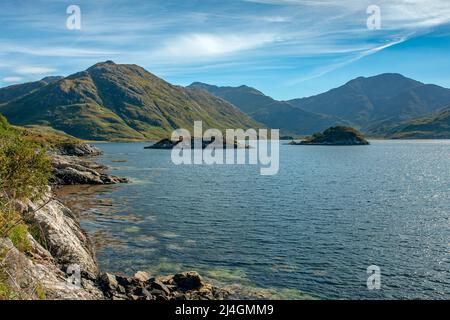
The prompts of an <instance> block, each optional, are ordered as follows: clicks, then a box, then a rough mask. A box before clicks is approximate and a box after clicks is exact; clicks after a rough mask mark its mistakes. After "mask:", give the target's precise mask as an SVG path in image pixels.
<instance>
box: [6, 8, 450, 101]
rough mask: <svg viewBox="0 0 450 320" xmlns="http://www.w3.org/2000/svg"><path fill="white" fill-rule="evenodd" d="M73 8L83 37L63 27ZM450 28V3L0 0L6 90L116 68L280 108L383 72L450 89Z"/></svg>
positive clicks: (79, 31)
mask: <svg viewBox="0 0 450 320" xmlns="http://www.w3.org/2000/svg"><path fill="white" fill-rule="evenodd" d="M70 5H78V6H79V7H80V9H81V30H68V29H67V27H66V20H67V18H68V16H69V15H68V14H67V13H66V9H67V7H68V6H70ZM369 5H377V6H378V7H379V8H380V10H381V29H379V30H369V29H368V28H367V24H366V21H367V18H368V17H369V14H368V13H367V7H368V6H369ZM449 23H450V2H449V1H448V0H367V1H366V0H358V1H357V0H346V1H341V0H316V1H313V0H226V1H217V0H203V1H199V0H190V1H181V0H176V1H173V0H164V1H162V0H161V1H160V0H145V1H144V0H142V1H124V0H96V1H93V0H87V1H86V0H77V1H75V0H70V1H65V0H46V1H44V0H34V1H29V0H28V1H24V0H2V1H1V3H0V26H1V27H0V28H1V32H0V86H7V85H11V84H15V83H21V82H26V81H31V80H37V79H40V78H42V77H44V76H47V75H64V76H66V75H69V74H72V73H74V72H77V71H81V70H84V69H86V68H88V67H89V66H91V65H92V64H94V63H96V62H99V61H105V60H113V61H115V62H116V63H134V64H138V65H141V66H143V67H145V68H146V69H147V70H149V71H150V72H152V73H154V74H156V75H158V76H160V77H162V78H164V79H165V80H167V81H169V82H172V83H174V84H179V85H188V84H190V83H191V82H193V81H202V82H207V83H211V84H216V85H231V86H237V85H242V84H246V85H250V86H253V87H255V88H258V89H260V90H261V91H263V92H264V93H266V94H268V95H271V96H273V97H274V98H277V99H290V98H297V97H303V96H309V95H313V94H317V93H320V92H323V91H326V90H328V89H331V88H333V87H336V86H338V85H341V84H343V83H345V82H347V81H348V80H350V79H352V78H355V77H358V76H370V75H375V74H379V73H383V72H398V73H402V74H404V75H406V76H409V77H412V78H414V79H416V80H419V81H423V82H427V83H436V84H438V85H442V86H446V87H450V59H449V58H448V56H449V52H450V25H449Z"/></svg>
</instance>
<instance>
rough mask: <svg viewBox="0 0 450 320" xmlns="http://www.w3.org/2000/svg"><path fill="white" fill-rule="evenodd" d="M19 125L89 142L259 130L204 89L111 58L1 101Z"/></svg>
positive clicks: (246, 117) (0, 110)
mask: <svg viewBox="0 0 450 320" xmlns="http://www.w3.org/2000/svg"><path fill="white" fill-rule="evenodd" d="M0 112H1V113H3V114H4V115H5V116H6V117H7V119H8V120H9V121H10V122H11V123H12V124H16V125H30V124H33V125H44V126H51V127H52V128H55V129H57V130H61V131H64V132H66V133H68V134H70V135H72V136H75V137H77V138H82V139H88V140H131V139H137V140H143V139H159V138H164V137H168V136H169V135H170V133H171V132H172V131H173V130H174V129H177V128H186V129H191V128H192V126H193V123H194V121H196V120H202V121H203V125H204V129H207V128H218V129H226V128H248V127H253V128H258V127H260V124H258V123H256V122H255V121H253V120H252V119H250V118H249V117H248V116H247V115H245V114H243V113H242V112H241V111H239V110H238V109H237V108H236V107H234V106H233V105H231V104H229V103H227V102H225V101H224V100H222V99H218V98H217V97H215V96H214V95H211V94H209V93H207V92H206V91H204V90H200V89H196V88H183V87H179V86H174V85H171V84H169V83H168V82H165V81H164V80H162V79H160V78H158V77H156V76H155V75H153V74H151V73H149V72H148V71H146V70H145V69H143V68H141V67H139V66H136V65H119V64H115V63H114V62H112V61H107V62H104V63H98V64H96V65H94V66H92V67H90V68H89V69H87V70H86V71H83V72H79V73H76V74H73V75H71V76H69V77H67V78H63V79H59V80H57V81H56V82H52V83H49V84H47V85H45V86H42V87H40V88H37V89H34V90H31V92H30V93H29V94H27V95H25V96H22V97H19V98H16V99H15V100H12V101H8V102H7V103H5V104H3V105H0Z"/></svg>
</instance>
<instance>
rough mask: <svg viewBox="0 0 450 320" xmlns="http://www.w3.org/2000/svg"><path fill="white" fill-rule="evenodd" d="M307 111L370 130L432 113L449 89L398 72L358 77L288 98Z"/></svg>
mask: <svg viewBox="0 0 450 320" xmlns="http://www.w3.org/2000/svg"><path fill="white" fill-rule="evenodd" d="M289 102H290V103H291V104H293V105H295V106H297V107H299V108H302V109H304V110H307V111H312V112H318V113H325V114H329V115H334V116H337V117H340V118H343V119H345V120H347V121H349V122H350V123H352V124H355V125H357V126H358V127H361V128H362V129H363V130H364V131H366V132H370V131H372V127H376V126H379V125H381V124H382V125H383V126H389V125H388V122H389V123H390V125H396V124H398V123H399V122H401V121H403V120H408V119H413V118H416V117H420V116H424V115H426V114H429V113H431V112H435V111H437V110H439V109H441V108H443V107H444V106H446V105H448V104H449V103H450V89H446V88H442V87H439V86H436V85H430V84H423V83H421V82H418V81H415V80H412V79H409V78H406V77H404V76H402V75H400V74H392V73H388V74H381V75H378V76H374V77H369V78H364V77H359V78H357V79H354V80H351V81H349V82H348V83H346V84H345V85H343V86H341V87H339V88H336V89H332V90H330V91H328V92H325V93H322V94H319V95H316V96H312V97H308V98H302V99H294V100H291V101H289Z"/></svg>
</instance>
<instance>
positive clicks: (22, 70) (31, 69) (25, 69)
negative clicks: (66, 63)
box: [15, 66, 56, 75]
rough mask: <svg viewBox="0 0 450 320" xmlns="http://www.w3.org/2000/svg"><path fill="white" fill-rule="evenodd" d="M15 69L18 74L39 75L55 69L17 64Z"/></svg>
mask: <svg viewBox="0 0 450 320" xmlns="http://www.w3.org/2000/svg"><path fill="white" fill-rule="evenodd" d="M15 71H16V73H18V74H25V75H40V74H48V73H52V72H55V71H56V69H53V68H47V67H41V66H18V67H17V68H16V69H15Z"/></svg>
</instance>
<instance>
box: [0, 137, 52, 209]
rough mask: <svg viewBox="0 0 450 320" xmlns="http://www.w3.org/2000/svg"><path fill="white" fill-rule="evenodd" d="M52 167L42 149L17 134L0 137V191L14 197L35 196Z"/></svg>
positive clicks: (41, 193) (47, 178)
mask: <svg viewBox="0 0 450 320" xmlns="http://www.w3.org/2000/svg"><path fill="white" fill-rule="evenodd" d="M51 172H52V168H51V162H50V159H49V158H48V157H47V156H46V155H45V151H44V150H43V149H42V148H41V147H39V146H37V145H35V144H34V143H32V142H30V141H25V140H23V139H22V138H21V137H20V136H12V137H6V138H5V137H3V138H2V139H1V140H0V192H6V193H7V194H8V195H10V196H11V197H12V198H14V199H26V198H29V199H33V200H34V199H36V198H38V197H40V196H42V195H43V194H44V193H45V191H46V189H47V185H48V180H49V178H50V176H51Z"/></svg>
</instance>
